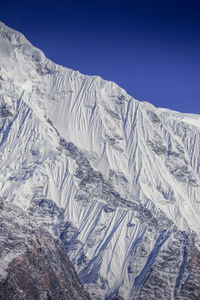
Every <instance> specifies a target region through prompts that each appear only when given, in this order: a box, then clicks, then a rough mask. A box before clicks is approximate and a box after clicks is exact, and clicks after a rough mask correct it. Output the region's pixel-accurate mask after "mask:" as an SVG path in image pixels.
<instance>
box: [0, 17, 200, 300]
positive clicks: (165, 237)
mask: <svg viewBox="0 0 200 300" xmlns="http://www.w3.org/2000/svg"><path fill="white" fill-rule="evenodd" d="M0 99H1V101H0V158H1V159H0V168H1V174H0V193H1V196H2V197H3V198H4V199H5V200H7V201H11V202H13V203H14V204H16V205H18V206H20V207H22V208H23V209H25V210H27V211H28V212H29V213H30V214H31V215H32V217H33V218H35V220H36V221H37V222H39V223H42V224H43V226H44V227H45V228H46V229H47V230H49V231H50V232H51V233H52V234H54V235H55V236H59V237H60V239H61V240H62V242H63V243H64V245H65V247H66V251H67V252H68V255H69V257H70V259H71V260H72V261H73V263H74V265H75V268H76V271H77V272H78V275H79V278H80V279H81V281H82V282H83V283H84V285H85V287H86V288H87V289H88V290H89V292H90V294H91V297H92V299H121V298H120V297H122V298H123V299H142V300H144V299H165V300H166V299H181V300H182V299H190V300H191V299H197V298H198V297H200V289H199V280H200V278H199V275H198V274H199V268H200V253H199V248H200V246H199V237H200V218H199V215H200V188H199V187H200V177H199V175H200V169H199V168H200V147H199V144H200V116H197V115H190V114H181V113H178V112H173V111H170V110H167V109H158V108H155V107H154V106H152V105H151V104H149V103H146V102H139V101H137V100H135V99H134V98H132V97H130V96H129V95H128V94H127V93H126V92H125V91H124V90H123V89H121V88H120V87H118V86H117V85H116V84H115V83H113V82H108V81H105V80H103V79H102V78H100V77H98V76H85V75H82V74H80V73H79V72H78V71H73V70H71V69H67V68H63V67H61V66H58V65H56V64H54V63H53V62H51V61H49V60H48V59H47V58H45V56H44V54H43V53H42V52H41V51H40V50H38V49H36V48H34V47H33V46H32V45H31V44H30V43H29V42H28V41H27V40H26V39H25V38H24V36H23V35H22V34H20V33H18V32H16V31H14V30H12V29H10V28H8V27H6V26H5V25H4V24H2V23H0Z"/></svg>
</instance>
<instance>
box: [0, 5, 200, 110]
mask: <svg viewBox="0 0 200 300" xmlns="http://www.w3.org/2000/svg"><path fill="white" fill-rule="evenodd" d="M0 20H1V21H2V22H4V23H5V24H6V25H8V26H10V27H12V28H14V29H16V30H19V31H21V32H23V33H24V34H25V36H26V37H27V38H28V39H29V40H30V41H31V42H32V43H33V44H34V45H35V46H37V47H39V48H40V49H41V50H42V51H44V53H45V55H46V56H47V57H48V58H50V59H51V60H53V61H54V62H56V63H58V64H61V65H63V66H66V67H69V68H72V69H75V70H79V71H80V72H81V73H84V74H88V75H100V76H102V77H103V78H104V79H107V80H112V81H115V82H116V83H117V84H119V85H120V86H121V87H123V88H124V89H126V90H127V92H128V93H129V94H131V95H132V96H134V97H135V98H137V99H139V100H145V101H148V102H151V103H152V104H154V105H156V106H160V107H167V108H170V109H174V110H178V111H182V112H192V113H199V114H200V1H199V0H168V1H165V0H152V1H151V0H146V1H145V0H137V1H134V0H132V1H126V0H107V1H105V0H93V1H92V0H90V1H89V0H82V1H78V0H74V1H73V0H72V1H68V0H66V1H59V0H57V1H56V0H54V1H51V0H49V1H45V0H44V1H43V0H40V1H38V0H35V1H32V0H30V1H28V0H26V1H4V3H1V7H0Z"/></svg>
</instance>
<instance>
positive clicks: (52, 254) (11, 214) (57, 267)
mask: <svg viewBox="0 0 200 300" xmlns="http://www.w3.org/2000/svg"><path fill="white" fill-rule="evenodd" d="M0 230H1V238H0V252H1V254H0V256H1V257H0V262H1V263H0V266H1V267H0V274H1V277H0V299H2V300H14V299H18V300H19V299H27V300H36V299H37V300H40V299H41V300H50V299H51V300H54V299H55V300H57V299H60V300H64V299H65V300H73V299H74V300H75V299H76V300H77V299H80V300H86V299H90V297H89V295H88V293H87V292H86V291H85V290H84V289H83V286H82V284H81V283H80V281H79V279H78V277H77V275H76V272H75V270H74V268H73V265H72V264H71V262H70V261H69V259H68V257H67V255H66V251H65V248H64V247H63V245H62V244H61V242H59V241H58V240H56V239H54V238H53V237H52V236H51V234H50V233H48V232H47V231H45V230H43V229H42V228H40V227H38V226H37V224H34V223H33V222H32V220H31V218H30V216H29V215H28V214H26V213H24V212H23V211H21V210H20V209H19V208H18V207H16V206H14V205H12V204H8V203H5V202H3V201H1V210H0Z"/></svg>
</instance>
